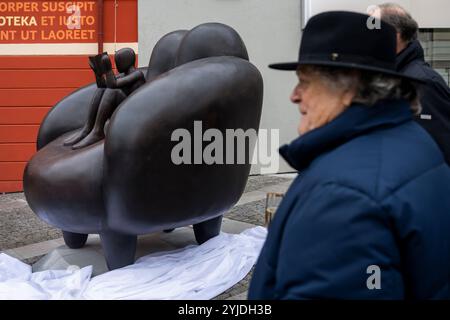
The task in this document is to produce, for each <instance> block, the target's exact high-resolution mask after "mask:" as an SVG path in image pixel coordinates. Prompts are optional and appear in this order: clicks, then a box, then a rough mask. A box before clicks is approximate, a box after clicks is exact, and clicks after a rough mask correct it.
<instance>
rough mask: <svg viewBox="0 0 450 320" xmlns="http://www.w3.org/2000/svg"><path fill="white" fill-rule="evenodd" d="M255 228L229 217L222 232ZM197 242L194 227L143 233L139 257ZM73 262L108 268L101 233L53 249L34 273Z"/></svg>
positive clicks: (96, 269)
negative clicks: (82, 242) (76, 244)
mask: <svg viewBox="0 0 450 320" xmlns="http://www.w3.org/2000/svg"><path fill="white" fill-rule="evenodd" d="M253 227H255V225H252V224H248V223H244V222H239V221H235V220H230V219H226V218H224V219H223V222H222V232H225V233H230V234H238V233H241V232H242V231H244V230H246V229H249V228H253ZM195 244H197V242H196V241H195V236H194V230H193V229H192V227H183V228H179V229H176V230H174V231H173V232H171V233H163V232H158V233H153V234H149V235H145V236H140V237H139V238H138V246H137V250H136V258H140V257H142V256H146V255H148V254H151V253H155V252H162V251H170V250H175V249H180V248H184V247H186V246H188V245H195ZM71 265H72V266H78V267H80V268H83V267H85V266H89V265H92V266H93V276H97V275H100V274H102V273H105V272H107V271H108V269H107V267H106V262H105V258H104V256H103V252H102V248H101V244H100V237H99V236H98V235H89V238H88V241H87V243H86V245H85V246H84V247H83V248H81V249H69V248H68V247H66V246H65V245H63V246H59V247H58V248H56V249H54V250H52V251H50V252H49V253H48V254H46V255H45V256H44V257H42V258H41V259H40V260H38V261H37V262H36V263H35V264H33V272H38V271H44V270H65V269H67V268H68V267H69V266H71Z"/></svg>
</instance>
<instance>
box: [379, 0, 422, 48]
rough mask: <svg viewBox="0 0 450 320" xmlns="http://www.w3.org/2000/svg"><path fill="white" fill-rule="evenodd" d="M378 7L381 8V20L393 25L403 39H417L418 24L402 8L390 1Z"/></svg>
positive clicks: (406, 40) (408, 40) (407, 40)
mask: <svg viewBox="0 0 450 320" xmlns="http://www.w3.org/2000/svg"><path fill="white" fill-rule="evenodd" d="M378 7H379V8H380V9H381V20H383V21H385V22H387V23H389V24H391V25H393V26H394V27H395V29H396V30H397V32H399V33H400V36H401V38H402V40H403V41H405V42H407V43H409V42H411V41H413V40H416V39H417V34H418V31H419V25H418V24H417V22H416V20H414V19H413V17H412V16H411V15H410V14H409V13H408V12H407V11H406V10H405V9H404V8H402V7H401V6H399V5H398V4H396V3H390V2H388V3H384V4H381V5H379V6H378Z"/></svg>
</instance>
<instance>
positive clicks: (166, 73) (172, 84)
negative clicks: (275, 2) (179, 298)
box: [24, 23, 263, 269]
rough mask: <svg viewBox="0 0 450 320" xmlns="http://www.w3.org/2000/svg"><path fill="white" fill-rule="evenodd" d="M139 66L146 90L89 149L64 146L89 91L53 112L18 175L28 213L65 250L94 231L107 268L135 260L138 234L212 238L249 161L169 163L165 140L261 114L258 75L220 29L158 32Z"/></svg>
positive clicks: (233, 35) (240, 124)
mask: <svg viewBox="0 0 450 320" xmlns="http://www.w3.org/2000/svg"><path fill="white" fill-rule="evenodd" d="M146 69H147V70H145V68H144V69H141V71H142V72H144V73H145V74H146V82H145V84H143V85H142V86H140V87H139V88H138V89H137V90H135V91H134V92H133V93H132V94H130V95H129V96H128V97H126V98H125V99H124V100H123V101H122V102H121V103H120V105H119V106H118V107H117V109H116V110H115V111H114V113H113V115H112V117H111V119H110V123H109V125H108V129H107V132H106V135H105V138H104V139H102V140H100V141H99V142H97V143H94V144H91V145H87V146H85V147H83V148H80V149H75V150H73V149H72V148H71V147H70V146H65V145H64V142H65V141H66V140H67V139H68V137H70V136H73V135H74V134H76V133H77V132H79V131H80V130H82V129H80V128H83V126H84V125H85V119H86V118H89V117H90V116H89V115H90V110H89V107H90V105H91V104H90V102H91V101H92V99H93V98H94V99H95V96H96V95H97V90H98V87H97V84H92V85H89V86H87V87H84V88H81V89H79V90H78V91H76V92H74V93H72V94H71V95H69V96H67V97H66V98H65V99H63V100H62V101H60V102H59V103H58V104H57V105H55V107H54V108H53V109H52V110H51V111H50V112H49V113H48V115H47V116H46V118H45V119H44V121H43V123H42V125H41V127H40V130H39V135H38V141H37V146H38V150H39V151H38V152H37V154H36V155H35V156H34V157H33V158H32V159H31V160H30V162H29V163H28V165H27V167H26V169H25V173H24V189H25V190H24V191H25V195H26V198H27V201H28V203H29V205H30V207H31V208H32V210H33V211H34V212H35V213H36V214H37V215H38V216H39V217H41V218H42V219H43V220H45V221H46V222H48V223H50V224H52V225H54V226H56V227H58V228H61V229H62V230H63V235H64V240H65V242H66V244H67V245H68V246H69V247H71V248H80V247H82V246H83V245H84V244H85V242H86V239H87V234H89V233H98V234H100V238H101V241H102V246H103V249H104V253H105V257H106V260H107V264H108V267H109V268H110V269H115V268H119V267H122V266H125V265H128V264H131V263H133V262H134V254H135V248H136V239H137V235H140V234H146V233H151V232H156V231H162V230H171V229H173V228H177V227H182V226H186V225H190V224H192V225H193V227H194V234H195V237H196V239H197V241H198V242H199V243H203V242H205V241H207V240H208V239H210V238H211V237H214V236H216V235H217V234H218V233H219V232H220V227H221V220H222V215H223V213H224V212H226V211H227V210H228V209H229V208H230V207H232V206H233V205H234V204H235V203H236V202H237V201H238V200H239V198H240V196H241V194H242V192H243V190H244V187H245V184H246V181H247V177H248V173H249V171H250V163H245V164H227V165H218V164H214V165H206V164H202V165H175V164H174V163H172V161H171V150H172V148H173V146H174V144H175V142H173V141H171V134H172V132H173V131H174V130H176V129H178V128H184V129H186V130H189V131H190V132H192V131H193V125H194V121H202V122H203V124H204V126H205V127H208V128H216V129H218V130H220V131H221V132H225V130H226V129H243V130H248V129H257V128H258V126H259V120H260V116H261V108H262V98H263V96H262V93H263V83H262V78H261V75H260V73H259V71H258V70H257V69H256V67H254V66H253V65H252V64H250V63H249V62H248V55H247V50H246V48H245V45H244V43H243V41H242V39H241V38H240V36H239V35H238V33H237V32H236V31H235V30H233V29H232V28H230V27H229V26H226V25H223V24H219V23H207V24H202V25H199V26H197V27H196V28H194V29H192V30H190V31H186V30H178V31H175V32H172V33H169V34H167V35H165V36H164V37H162V38H161V39H160V41H159V42H158V43H157V44H156V46H155V48H154V50H153V52H152V56H151V59H150V63H149V67H148V68H146ZM106 90H107V89H106ZM104 94H105V93H103V95H104ZM248 148H250V147H248ZM247 151H248V152H251V150H249V149H248V150H247Z"/></svg>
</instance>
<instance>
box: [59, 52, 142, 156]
mask: <svg viewBox="0 0 450 320" xmlns="http://www.w3.org/2000/svg"><path fill="white" fill-rule="evenodd" d="M96 60H97V61H98V63H97V64H96V63H95V61H96ZM114 60H115V62H116V66H117V70H118V71H119V73H120V74H119V75H117V76H116V75H114V72H113V70H112V66H111V61H110V60H109V56H108V55H107V54H106V53H103V54H101V55H98V56H96V57H90V59H89V66H90V67H91V69H92V70H93V71H94V73H95V78H96V81H97V87H98V88H97V90H96V92H95V94H94V96H93V98H92V101H91V105H90V109H89V114H88V119H87V121H86V123H85V125H84V127H83V128H82V129H81V131H79V132H78V133H77V134H75V135H74V136H72V137H71V138H69V139H67V140H66V141H65V142H64V145H66V146H68V145H72V149H80V148H83V147H86V146H89V145H91V144H93V143H96V142H98V141H100V140H102V139H104V138H105V133H104V127H105V123H106V121H107V120H108V119H109V118H110V117H111V116H112V114H113V113H114V110H116V108H117V106H119V104H120V103H121V102H122V101H123V100H125V99H126V98H127V97H128V96H129V95H130V94H131V93H132V92H133V91H135V90H136V89H137V88H139V87H140V86H141V85H143V84H144V83H145V76H144V74H143V73H142V72H141V71H140V70H138V69H136V68H135V67H134V65H135V61H136V55H135V53H134V51H133V49H131V48H123V49H120V50H119V51H117V52H116V54H115V58H114Z"/></svg>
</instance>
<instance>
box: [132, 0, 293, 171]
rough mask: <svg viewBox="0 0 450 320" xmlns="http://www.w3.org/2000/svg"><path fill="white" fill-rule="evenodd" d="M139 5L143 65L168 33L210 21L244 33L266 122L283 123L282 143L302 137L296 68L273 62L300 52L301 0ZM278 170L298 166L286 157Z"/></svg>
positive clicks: (159, 0) (167, 0)
mask: <svg viewBox="0 0 450 320" xmlns="http://www.w3.org/2000/svg"><path fill="white" fill-rule="evenodd" d="M138 6H139V7H138V8H139V11H138V13H139V65H140V66H144V65H147V64H148V61H149V59H150V55H151V51H152V48H153V47H154V45H155V44H156V42H157V41H158V40H159V39H160V38H161V36H163V35H164V34H166V33H168V32H171V31H174V30H177V29H191V28H193V27H195V26H197V25H198V24H201V23H205V22H220V23H225V24H227V25H229V26H231V27H233V28H234V29H236V30H237V32H238V33H239V34H240V35H241V37H242V39H243V40H244V42H245V44H246V46H247V50H248V53H249V56H250V61H251V62H252V63H253V64H254V65H256V66H257V67H258V69H259V70H260V72H261V73H262V75H263V78H264V106H263V114H262V119H261V124H260V128H262V129H278V130H279V137H280V141H279V142H280V144H281V145H282V144H284V143H287V142H290V141H291V140H293V139H295V138H296V137H297V125H298V121H299V118H300V116H299V112H298V110H297V107H296V106H295V105H293V104H291V103H290V101H289V96H290V93H291V90H292V89H293V87H294V86H295V84H296V76H295V73H294V72H280V71H273V70H270V69H269V68H267V65H268V64H269V63H273V62H278V61H293V60H296V58H297V54H298V47H299V42H300V41H299V39H300V29H301V28H300V25H301V22H300V16H301V12H300V11H301V3H300V1H299V0H282V1H277V0H139V3H138ZM276 158H277V157H276V156H275V157H274V159H276ZM277 171H278V172H292V171H293V170H292V169H291V168H290V167H289V166H288V165H287V164H286V163H285V162H284V161H283V160H280V165H279V169H278V170H277ZM260 172H261V171H260V166H258V165H254V166H253V167H252V173H254V174H258V173H260ZM265 173H267V172H265Z"/></svg>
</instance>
